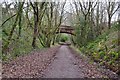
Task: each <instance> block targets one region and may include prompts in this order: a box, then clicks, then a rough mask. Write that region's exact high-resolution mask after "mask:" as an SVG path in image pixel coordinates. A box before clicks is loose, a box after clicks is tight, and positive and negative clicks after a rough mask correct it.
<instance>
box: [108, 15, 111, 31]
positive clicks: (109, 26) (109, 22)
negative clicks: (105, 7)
mask: <svg viewBox="0 0 120 80" xmlns="http://www.w3.org/2000/svg"><path fill="white" fill-rule="evenodd" d="M108 28H109V29H110V28H111V16H108Z"/></svg>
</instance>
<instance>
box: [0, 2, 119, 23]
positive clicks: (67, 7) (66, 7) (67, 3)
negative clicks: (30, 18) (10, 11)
mask: <svg viewBox="0 0 120 80" xmlns="http://www.w3.org/2000/svg"><path fill="white" fill-rule="evenodd" d="M4 1H7V2H9V3H11V2H13V1H16V0H0V3H2V2H4ZM17 1H29V0H17ZM32 1H33V0H32ZM34 1H38V2H39V1H42V0H34ZM44 1H45V0H44ZM46 1H60V2H64V1H65V0H46ZM66 1H67V2H66V5H65V10H66V11H68V12H70V11H71V10H70V7H71V5H70V3H72V2H73V1H78V0H66ZM80 1H82V0H80ZM83 1H88V0H83ZM91 1H96V0H91ZM99 1H105V0H99ZM109 1H115V2H120V0H109ZM11 7H12V6H11ZM116 17H117V15H114V16H113V18H112V21H114V18H116Z"/></svg>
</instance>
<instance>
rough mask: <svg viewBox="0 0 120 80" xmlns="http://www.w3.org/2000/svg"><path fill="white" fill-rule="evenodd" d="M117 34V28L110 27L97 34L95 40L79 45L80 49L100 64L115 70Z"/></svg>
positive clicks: (116, 62) (116, 63)
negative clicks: (85, 44)
mask: <svg viewBox="0 0 120 80" xmlns="http://www.w3.org/2000/svg"><path fill="white" fill-rule="evenodd" d="M117 35H118V33H117V29H116V28H115V27H114V28H111V29H110V30H108V31H106V32H105V33H103V34H102V35H100V36H98V37H97V38H96V40H94V41H92V42H89V44H88V45H87V46H83V47H81V48H80V50H81V51H82V52H83V53H84V54H86V55H87V56H89V57H91V59H93V60H94V61H97V62H99V63H100V65H106V66H107V67H110V68H112V69H113V70H114V71H117V68H118V59H119V56H118V54H119V51H118V37H116V36H117ZM115 66H116V68H115Z"/></svg>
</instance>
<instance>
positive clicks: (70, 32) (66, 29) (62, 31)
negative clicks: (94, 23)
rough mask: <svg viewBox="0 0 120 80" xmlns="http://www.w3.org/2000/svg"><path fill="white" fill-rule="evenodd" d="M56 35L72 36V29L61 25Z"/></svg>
mask: <svg viewBox="0 0 120 80" xmlns="http://www.w3.org/2000/svg"><path fill="white" fill-rule="evenodd" d="M56 33H67V34H71V35H74V29H73V28H72V27H71V26H67V25H61V26H60V27H59V30H58V31H57V32H56Z"/></svg>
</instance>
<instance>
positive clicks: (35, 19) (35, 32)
mask: <svg viewBox="0 0 120 80" xmlns="http://www.w3.org/2000/svg"><path fill="white" fill-rule="evenodd" d="M35 10H36V11H34V33H33V41H32V47H33V48H35V47H36V37H37V33H38V21H39V19H38V6H37V2H36V3H35Z"/></svg>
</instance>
